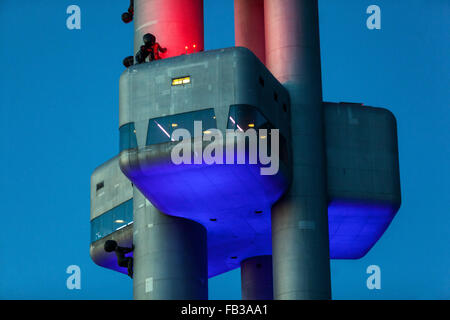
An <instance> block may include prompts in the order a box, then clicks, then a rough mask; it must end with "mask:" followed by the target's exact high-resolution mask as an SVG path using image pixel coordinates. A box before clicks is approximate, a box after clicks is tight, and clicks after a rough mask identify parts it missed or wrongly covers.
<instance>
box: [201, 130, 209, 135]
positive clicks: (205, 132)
mask: <svg viewBox="0 0 450 320" xmlns="http://www.w3.org/2000/svg"><path fill="white" fill-rule="evenodd" d="M203 133H204V134H210V133H211V131H209V130H205V131H203Z"/></svg>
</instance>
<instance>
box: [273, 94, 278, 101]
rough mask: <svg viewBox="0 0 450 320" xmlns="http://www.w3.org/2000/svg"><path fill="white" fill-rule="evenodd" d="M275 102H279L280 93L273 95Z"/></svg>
mask: <svg viewBox="0 0 450 320" xmlns="http://www.w3.org/2000/svg"><path fill="white" fill-rule="evenodd" d="M273 100H275V101H278V93H276V92H274V93H273Z"/></svg>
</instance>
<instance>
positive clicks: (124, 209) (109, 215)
mask: <svg viewBox="0 0 450 320" xmlns="http://www.w3.org/2000/svg"><path fill="white" fill-rule="evenodd" d="M131 222H133V199H130V200H128V201H125V202H123V203H121V204H119V205H118V206H117V207H114V208H112V209H111V210H109V211H107V212H105V213H103V214H102V215H100V216H98V217H97V218H95V219H93V220H91V242H94V241H97V240H99V239H102V238H104V237H106V236H107V235H109V234H111V233H113V232H114V231H117V230H119V229H122V228H124V227H126V226H127V225H129V224H130V223H131Z"/></svg>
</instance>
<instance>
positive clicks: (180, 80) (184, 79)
mask: <svg viewBox="0 0 450 320" xmlns="http://www.w3.org/2000/svg"><path fill="white" fill-rule="evenodd" d="M188 83H191V77H181V78H176V79H172V85H173V86H179V85H181V84H188Z"/></svg>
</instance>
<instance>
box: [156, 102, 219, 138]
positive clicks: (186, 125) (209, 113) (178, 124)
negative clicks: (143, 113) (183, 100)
mask: <svg viewBox="0 0 450 320" xmlns="http://www.w3.org/2000/svg"><path fill="white" fill-rule="evenodd" d="M195 121H201V122H202V132H200V134H203V131H205V130H208V129H213V128H217V125H216V117H215V116H214V109H212V108H211V109H204V110H200V111H194V112H185V113H179V114H174V115H170V116H165V117H160V118H154V119H150V120H149V122H148V131H147V145H153V144H159V143H166V142H170V141H171V137H172V132H173V131H174V130H175V129H186V130H188V131H189V132H190V134H191V137H194V136H195V132H194V122H195Z"/></svg>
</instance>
